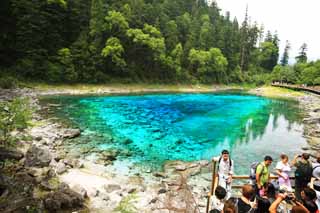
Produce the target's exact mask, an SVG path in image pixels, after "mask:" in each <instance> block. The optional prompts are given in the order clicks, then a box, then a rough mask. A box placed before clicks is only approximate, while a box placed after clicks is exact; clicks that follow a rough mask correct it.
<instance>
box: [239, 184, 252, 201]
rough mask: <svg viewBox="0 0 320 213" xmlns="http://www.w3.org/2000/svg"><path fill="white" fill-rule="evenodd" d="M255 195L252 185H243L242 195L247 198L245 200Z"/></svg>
mask: <svg viewBox="0 0 320 213" xmlns="http://www.w3.org/2000/svg"><path fill="white" fill-rule="evenodd" d="M254 194H255V190H254V188H253V187H252V185H250V184H245V185H243V186H242V195H243V196H244V197H245V198H247V199H249V200H250V199H251V198H252V196H254Z"/></svg>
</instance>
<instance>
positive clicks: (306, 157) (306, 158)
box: [301, 153, 310, 160]
mask: <svg viewBox="0 0 320 213" xmlns="http://www.w3.org/2000/svg"><path fill="white" fill-rule="evenodd" d="M301 157H302V159H304V160H309V158H310V154H308V153H303V154H302V156H301Z"/></svg>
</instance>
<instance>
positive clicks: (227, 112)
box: [42, 93, 306, 174]
mask: <svg viewBox="0 0 320 213" xmlns="http://www.w3.org/2000/svg"><path fill="white" fill-rule="evenodd" d="M42 103H43V104H48V103H50V104H51V106H55V105H54V104H59V105H60V106H59V107H52V108H53V110H54V115H55V116H56V117H58V118H60V119H66V120H68V121H70V122H71V123H72V125H74V126H76V127H79V128H81V129H82V130H83V132H82V136H81V137H80V138H78V139H77V140H82V142H81V146H83V144H84V142H83V140H86V142H85V145H86V143H87V144H90V143H91V144H94V146H95V148H96V149H103V150H108V149H117V150H120V151H122V153H123V152H124V153H127V154H122V155H120V156H119V157H118V159H125V160H130V161H131V162H134V163H135V164H136V165H144V166H148V167H150V168H160V167H161V166H162V165H163V163H164V162H165V161H166V160H186V161H193V160H201V159H210V158H211V157H212V156H216V155H219V154H220V152H221V150H222V149H228V150H230V151H231V156H232V158H233V159H234V160H235V170H236V172H237V173H242V174H247V173H248V168H249V165H250V164H251V163H252V162H254V161H262V160H263V157H264V156H265V155H266V154H268V155H271V156H272V157H274V159H275V160H278V159H279V155H280V154H281V153H287V154H288V155H289V156H290V157H293V155H294V154H296V153H299V152H300V150H301V146H304V145H305V144H306V140H305V138H303V136H302V133H303V125H302V122H301V121H302V116H301V112H300V110H299V108H298V103H297V102H294V101H288V100H276V99H268V98H263V97H258V96H253V95H246V94H241V93H206V94H203V93H201V94H144V95H143V94H140V95H110V96H58V97H47V98H44V99H43V100H42ZM74 146H75V147H76V146H78V144H77V142H76V141H75V142H74ZM79 146H80V144H79ZM128 153H130V154H128Z"/></svg>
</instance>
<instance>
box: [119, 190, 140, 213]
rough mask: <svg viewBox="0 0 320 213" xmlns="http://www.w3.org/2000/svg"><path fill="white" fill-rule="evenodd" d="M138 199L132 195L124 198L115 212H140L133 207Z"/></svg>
mask: <svg viewBox="0 0 320 213" xmlns="http://www.w3.org/2000/svg"><path fill="white" fill-rule="evenodd" d="M137 198H138V196H137V195H136V194H130V195H128V196H126V197H124V198H123V199H122V200H121V201H120V203H119V205H118V206H117V207H116V208H115V209H114V210H113V211H114V212H119V213H136V212H138V210H137V208H136V207H135V206H134V205H133V202H134V201H135V200H136V199H137Z"/></svg>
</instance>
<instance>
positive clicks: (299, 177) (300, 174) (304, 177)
mask: <svg viewBox="0 0 320 213" xmlns="http://www.w3.org/2000/svg"><path fill="white" fill-rule="evenodd" d="M309 157H310V155H309V154H308V153H303V154H302V155H296V156H295V157H294V159H293V161H292V165H293V166H295V167H296V171H295V173H294V176H295V196H296V198H297V199H298V200H299V201H301V191H302V190H303V188H305V187H307V185H308V183H309V182H310V181H311V176H312V165H311V163H310V162H309ZM298 158H299V160H298Z"/></svg>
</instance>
